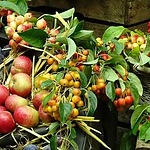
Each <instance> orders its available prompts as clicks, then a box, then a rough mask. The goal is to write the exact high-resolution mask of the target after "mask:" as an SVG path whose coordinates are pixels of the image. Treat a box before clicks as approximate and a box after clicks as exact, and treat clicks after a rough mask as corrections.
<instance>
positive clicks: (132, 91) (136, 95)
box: [130, 82, 140, 107]
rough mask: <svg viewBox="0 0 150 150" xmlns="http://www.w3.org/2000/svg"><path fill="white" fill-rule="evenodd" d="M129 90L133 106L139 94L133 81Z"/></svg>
mask: <svg viewBox="0 0 150 150" xmlns="http://www.w3.org/2000/svg"><path fill="white" fill-rule="evenodd" d="M130 90H131V95H132V97H133V99H134V101H133V103H134V107H136V106H137V105H138V104H139V102H140V95H139V93H138V89H137V85H135V84H134V83H133V82H131V83H130Z"/></svg>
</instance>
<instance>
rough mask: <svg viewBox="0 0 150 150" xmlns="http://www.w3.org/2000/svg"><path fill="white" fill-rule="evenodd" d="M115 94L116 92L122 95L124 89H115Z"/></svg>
mask: <svg viewBox="0 0 150 150" xmlns="http://www.w3.org/2000/svg"><path fill="white" fill-rule="evenodd" d="M115 94H116V95H117V96H121V95H122V89H121V88H116V89H115Z"/></svg>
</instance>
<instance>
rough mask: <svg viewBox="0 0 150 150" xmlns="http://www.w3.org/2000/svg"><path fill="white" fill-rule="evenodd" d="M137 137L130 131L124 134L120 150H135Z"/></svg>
mask: <svg viewBox="0 0 150 150" xmlns="http://www.w3.org/2000/svg"><path fill="white" fill-rule="evenodd" d="M133 143H135V137H134V136H133V135H132V134H131V133H130V131H127V132H124V134H123V136H122V138H121V143H120V150H133V149H134V147H135V145H134V144H133Z"/></svg>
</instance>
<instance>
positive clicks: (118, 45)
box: [112, 40, 124, 55]
mask: <svg viewBox="0 0 150 150" xmlns="http://www.w3.org/2000/svg"><path fill="white" fill-rule="evenodd" d="M112 42H113V43H114V44H115V53H117V54H118V55H120V54H121V53H122V51H123V50H124V44H123V43H120V42H118V40H112Z"/></svg>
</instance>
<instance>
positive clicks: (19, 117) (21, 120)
mask: <svg viewBox="0 0 150 150" xmlns="http://www.w3.org/2000/svg"><path fill="white" fill-rule="evenodd" d="M13 116H14V120H15V121H16V122H17V123H18V124H19V125H22V126H24V127H27V128H31V127H35V126H37V124H38V123H39V114H38V111H37V110H35V109H34V108H32V107H30V106H20V107H18V108H17V109H16V110H15V111H14V114H13Z"/></svg>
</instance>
